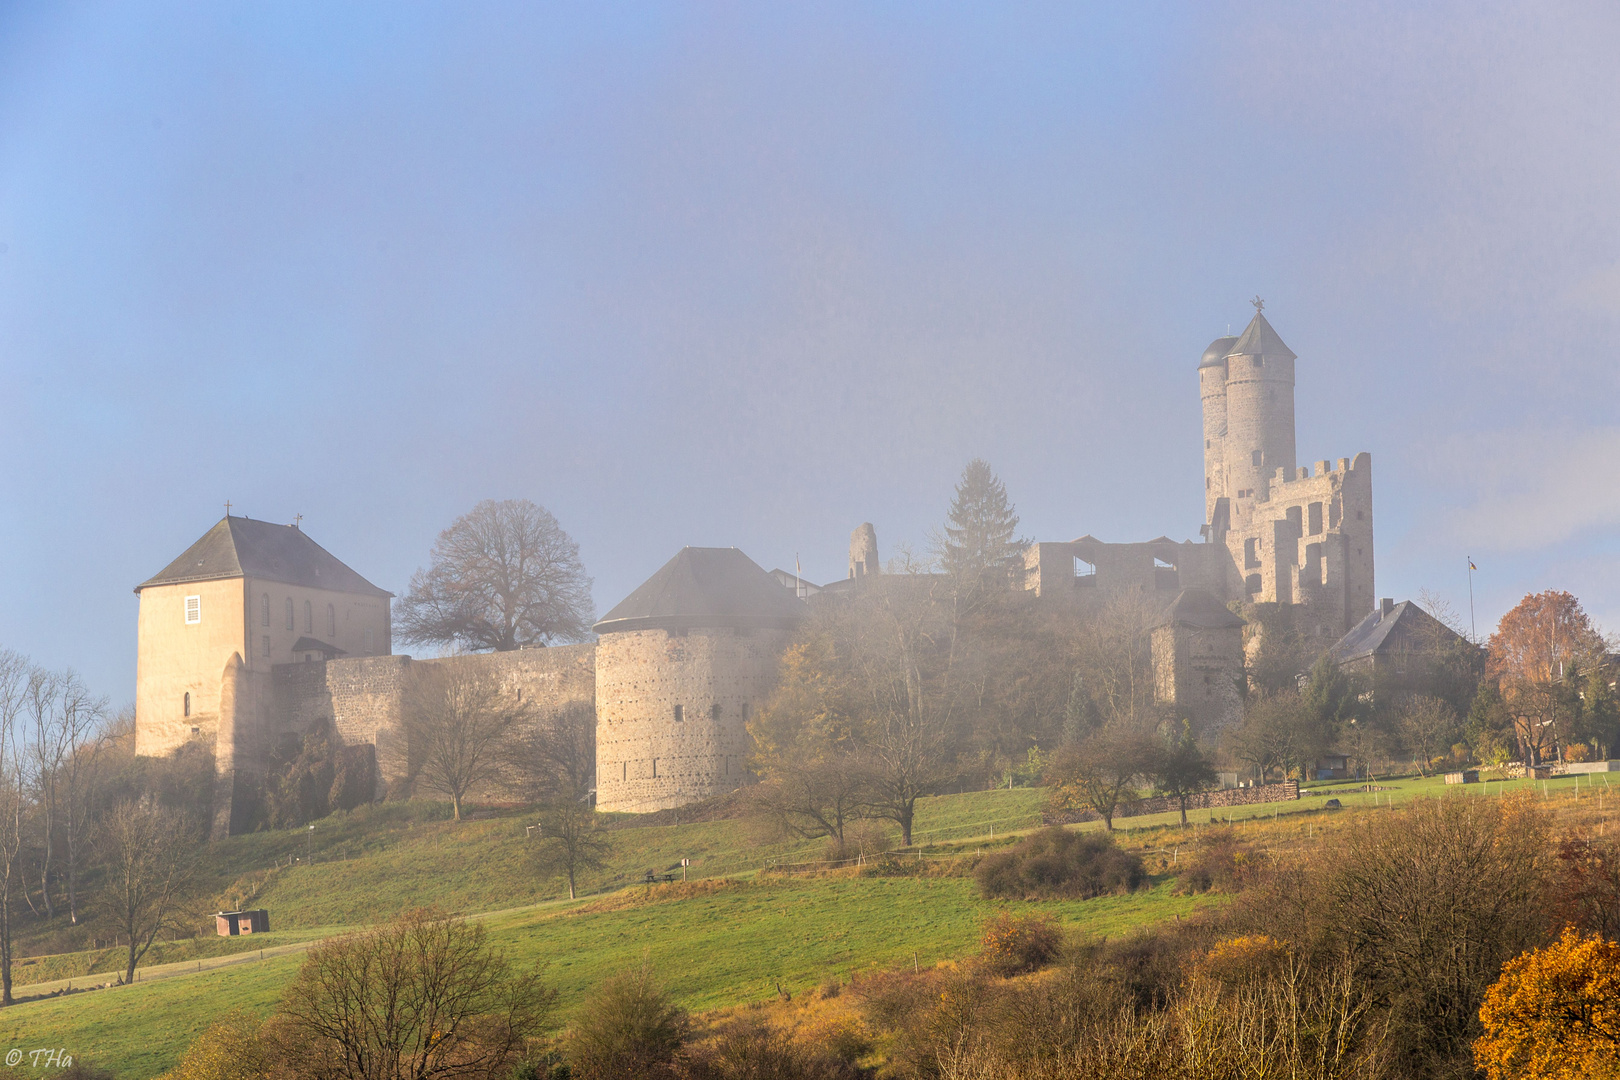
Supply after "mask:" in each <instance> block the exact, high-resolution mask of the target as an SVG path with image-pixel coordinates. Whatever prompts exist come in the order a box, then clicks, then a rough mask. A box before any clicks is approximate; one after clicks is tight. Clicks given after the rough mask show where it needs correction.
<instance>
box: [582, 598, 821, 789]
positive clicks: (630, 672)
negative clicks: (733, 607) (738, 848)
mask: <svg viewBox="0 0 1620 1080" xmlns="http://www.w3.org/2000/svg"><path fill="white" fill-rule="evenodd" d="M790 636H791V635H790V632H789V631H786V630H754V631H736V630H730V629H692V630H688V631H685V632H684V633H682V632H679V631H676V632H674V633H670V632H668V631H664V630H631V631H622V632H618V633H610V634H604V635H603V636H602V639H601V640H600V641H599V642H598V644H597V652H596V700H597V724H596V792H597V794H596V805H597V808H598V809H601V810H623V811H632V812H637V813H644V812H647V811H651V810H663V809H667V808H669V807H674V806H680V805H681V804H683V803H687V802H691V801H693V800H695V799H702V798H707V797H709V796H711V795H718V794H721V793H723V792H726V791H730V790H732V789H733V788H736V787H738V786H740V785H741V784H743V783H744V782H745V781H746V779H747V776H748V773H747V762H748V753H749V741H748V731H747V721H748V717H749V716H750V715H752V713H753V712H754V710H757V709H758V708H760V707H761V706H762V705H763V704H764V702H765V700H766V698H767V697H768V696H769V695H770V692H771V688H772V687H773V686H774V684H775V680H776V672H777V663H778V659H779V658H780V656H781V653H782V649H783V648H784V647H785V646H786V645H787V642H788V639H789V637H790Z"/></svg>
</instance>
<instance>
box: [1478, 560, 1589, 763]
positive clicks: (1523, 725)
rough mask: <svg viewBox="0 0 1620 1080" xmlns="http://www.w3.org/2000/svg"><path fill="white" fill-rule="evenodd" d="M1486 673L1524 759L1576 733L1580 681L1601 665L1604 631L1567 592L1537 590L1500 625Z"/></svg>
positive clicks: (1533, 759)
mask: <svg viewBox="0 0 1620 1080" xmlns="http://www.w3.org/2000/svg"><path fill="white" fill-rule="evenodd" d="M1486 649H1487V653H1488V655H1487V659H1486V663H1485V674H1486V676H1487V677H1489V678H1493V679H1495V680H1497V682H1498V684H1499V685H1500V687H1501V692H1502V700H1503V702H1504V703H1505V704H1506V705H1507V708H1508V711H1509V713H1511V714H1512V716H1513V727H1514V733H1515V734H1516V735H1517V736H1518V740H1519V749H1520V751H1521V753H1522V754H1523V755H1524V759H1525V763H1526V764H1530V765H1539V764H1541V762H1542V760H1543V758H1545V757H1546V756H1547V755H1548V754H1549V753H1551V752H1553V750H1554V748H1555V747H1556V746H1557V744H1558V742H1559V741H1560V740H1563V741H1569V740H1570V739H1571V738H1574V737H1577V736H1578V734H1579V731H1578V728H1579V725H1580V723H1581V719H1582V717H1581V682H1582V679H1583V678H1584V677H1585V676H1586V675H1587V674H1588V673H1590V672H1593V671H1595V670H1596V669H1597V667H1598V666H1599V665H1600V664H1601V663H1602V661H1603V657H1604V641H1603V635H1601V634H1599V633H1598V631H1597V629H1596V628H1595V627H1594V626H1593V625H1592V620H1591V619H1589V618H1588V617H1587V615H1586V612H1585V611H1583V610H1582V609H1581V602H1580V601H1579V600H1577V599H1575V597H1573V596H1571V595H1570V594H1569V593H1567V592H1558V591H1556V590H1552V589H1549V590H1548V591H1546V592H1543V593H1533V594H1531V595H1529V596H1526V597H1525V598H1524V599H1523V600H1521V601H1519V604H1518V606H1517V607H1515V608H1514V609H1513V610H1512V611H1510V612H1508V613H1507V614H1506V615H1504V616H1502V621H1501V622H1500V623H1498V624H1497V627H1496V633H1494V634H1492V635H1491V639H1490V641H1489V642H1488V643H1487V646H1486Z"/></svg>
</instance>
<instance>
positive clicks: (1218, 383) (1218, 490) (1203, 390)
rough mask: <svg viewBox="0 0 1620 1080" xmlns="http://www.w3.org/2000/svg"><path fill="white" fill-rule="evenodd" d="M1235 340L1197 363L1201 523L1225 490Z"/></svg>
mask: <svg viewBox="0 0 1620 1080" xmlns="http://www.w3.org/2000/svg"><path fill="white" fill-rule="evenodd" d="M1236 344H1237V338H1235V337H1220V338H1216V339H1215V340H1214V341H1212V342H1210V343H1209V348H1207V349H1205V350H1204V358H1203V359H1202V360H1200V361H1199V363H1198V393H1199V396H1200V397H1201V398H1202V399H1203V402H1204V520H1205V521H1206V522H1209V521H1214V520H1215V504H1216V503H1217V502H1219V501H1220V500H1221V499H1223V498H1225V497H1226V496H1227V495H1228V494H1230V493H1229V492H1228V491H1227V490H1226V455H1225V451H1226V356H1227V354H1228V353H1230V352H1231V351H1232V346H1233V345H1236Z"/></svg>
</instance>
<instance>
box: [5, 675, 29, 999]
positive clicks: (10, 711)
mask: <svg viewBox="0 0 1620 1080" xmlns="http://www.w3.org/2000/svg"><path fill="white" fill-rule="evenodd" d="M32 670H33V668H32V665H30V664H29V663H28V661H27V660H26V659H24V658H23V657H21V656H19V655H17V654H16V653H14V652H11V651H10V650H8V649H0V1005H10V1004H13V1000H12V997H11V939H12V937H13V936H14V935H15V933H16V929H17V920H16V917H15V916H16V914H17V912H16V911H15V910H14V909H13V907H12V898H13V896H14V891H13V890H14V889H15V888H16V887H17V886H18V885H20V884H22V880H21V879H22V867H21V860H22V846H23V814H24V811H25V810H26V809H27V805H28V787H29V777H28V773H27V755H26V754H25V753H24V752H23V749H22V747H21V746H20V745H19V736H20V732H19V725H20V723H21V721H22V718H23V716H24V714H25V711H26V709H27V702H28V690H29V677H30V675H31V674H32Z"/></svg>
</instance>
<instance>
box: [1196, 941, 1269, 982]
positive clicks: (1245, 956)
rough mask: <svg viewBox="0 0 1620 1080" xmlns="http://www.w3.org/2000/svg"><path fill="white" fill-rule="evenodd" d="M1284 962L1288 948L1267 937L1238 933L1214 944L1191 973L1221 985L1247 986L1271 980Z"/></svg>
mask: <svg viewBox="0 0 1620 1080" xmlns="http://www.w3.org/2000/svg"><path fill="white" fill-rule="evenodd" d="M1287 960H1288V949H1287V947H1286V946H1284V945H1283V943H1282V942H1280V941H1278V940H1277V939H1276V938H1274V937H1271V936H1269V935H1267V934H1241V935H1239V936H1237V937H1230V938H1223V939H1222V940H1220V941H1217V942H1216V943H1215V944H1214V945H1213V946H1212V947H1211V948H1210V950H1209V952H1207V953H1205V954H1204V956H1203V958H1202V959H1201V960H1199V962H1198V964H1197V966H1196V967H1195V969H1194V970H1195V971H1196V972H1197V974H1199V975H1202V976H1204V977H1205V978H1208V979H1212V980H1214V981H1215V982H1217V983H1219V984H1221V985H1222V986H1248V985H1251V984H1254V983H1259V982H1264V981H1265V980H1267V979H1269V978H1272V977H1273V976H1275V975H1276V974H1277V973H1278V972H1279V971H1281V970H1282V967H1283V965H1284V964H1285V963H1287Z"/></svg>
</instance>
